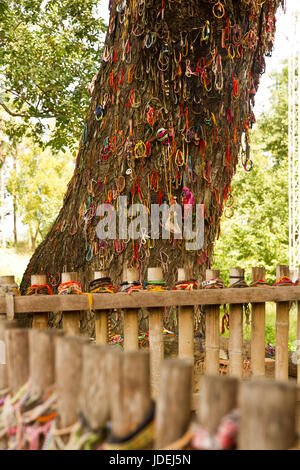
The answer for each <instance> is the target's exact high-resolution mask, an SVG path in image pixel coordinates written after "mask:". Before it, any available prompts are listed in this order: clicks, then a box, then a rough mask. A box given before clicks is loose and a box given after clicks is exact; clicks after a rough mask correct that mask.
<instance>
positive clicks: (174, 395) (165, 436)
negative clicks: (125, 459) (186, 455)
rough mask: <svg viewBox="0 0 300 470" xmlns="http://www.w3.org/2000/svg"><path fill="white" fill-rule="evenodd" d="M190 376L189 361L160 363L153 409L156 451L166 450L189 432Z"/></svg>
mask: <svg viewBox="0 0 300 470" xmlns="http://www.w3.org/2000/svg"><path fill="white" fill-rule="evenodd" d="M192 376H193V363H192V362H191V360H190V359H167V360H165V361H164V362H163V364H162V369H161V380H160V388H159V395H158V400H157V405H156V419H155V449H163V448H168V446H170V445H171V444H172V443H173V442H175V441H177V440H178V439H180V438H181V437H182V436H183V435H184V434H185V433H186V431H187V430H188V426H189V423H190V419H191V401H192V380H193V379H192Z"/></svg>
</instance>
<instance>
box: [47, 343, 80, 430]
mask: <svg viewBox="0 0 300 470" xmlns="http://www.w3.org/2000/svg"><path fill="white" fill-rule="evenodd" d="M86 343H87V340H86V339H84V338H78V337H77V338H76V337H58V338H57V339H56V342H55V382H56V389H57V412H58V416H59V427H60V428H65V427H68V426H72V425H73V424H74V423H75V422H76V421H77V418H78V411H79V393H80V385H81V374H82V349H83V346H84V345H85V344H86Z"/></svg>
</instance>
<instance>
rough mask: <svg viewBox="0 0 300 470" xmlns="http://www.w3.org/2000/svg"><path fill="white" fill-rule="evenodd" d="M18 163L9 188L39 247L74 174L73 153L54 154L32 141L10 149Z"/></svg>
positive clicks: (31, 237) (17, 208)
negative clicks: (43, 149) (39, 242)
mask: <svg viewBox="0 0 300 470" xmlns="http://www.w3.org/2000/svg"><path fill="white" fill-rule="evenodd" d="M9 154H13V155H14V165H13V166H12V168H11V170H10V174H9V176H8V178H7V190H8V192H9V194H10V195H11V196H12V197H13V200H14V205H15V208H16V210H17V214H16V218H17V217H18V219H19V218H20V219H21V221H22V223H23V224H24V225H25V226H27V227H28V229H29V234H30V245H31V246H30V248H31V249H32V250H34V249H35V247H36V243H37V241H41V240H42V239H43V238H44V236H45V235H46V233H47V231H48V230H49V228H50V226H51V224H52V223H53V220H54V219H55V216H56V214H57V212H58V211H59V208H60V206H61V204H62V199H63V195H64V192H65V188H66V185H67V182H68V180H69V178H70V176H71V173H72V167H73V165H72V158H71V155H70V153H63V152H59V153H58V154H55V155H53V154H52V153H51V152H50V150H49V149H47V150H45V151H42V150H41V149H40V147H39V146H38V145H36V144H33V143H32V142H30V141H28V140H27V141H25V142H23V144H21V145H20V144H17V145H15V146H14V147H10V148H9V149H8V155H9Z"/></svg>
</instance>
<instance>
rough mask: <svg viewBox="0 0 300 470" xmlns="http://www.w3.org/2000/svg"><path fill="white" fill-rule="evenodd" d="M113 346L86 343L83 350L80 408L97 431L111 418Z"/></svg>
mask: <svg viewBox="0 0 300 470" xmlns="http://www.w3.org/2000/svg"><path fill="white" fill-rule="evenodd" d="M112 349H113V346H99V345H96V344H85V345H84V346H83V350H82V360H83V365H82V376H81V386H80V396H79V409H80V413H81V415H82V417H83V420H84V422H86V423H87V425H88V427H90V428H91V429H93V430H94V431H97V430H99V429H101V428H102V427H103V426H104V425H105V424H106V422H107V421H108V419H109V396H110V390H111V386H110V383H111V371H109V370H108V368H107V361H108V357H109V354H110V353H111V351H112Z"/></svg>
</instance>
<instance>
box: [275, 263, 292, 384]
mask: <svg viewBox="0 0 300 470" xmlns="http://www.w3.org/2000/svg"><path fill="white" fill-rule="evenodd" d="M289 275H290V270H289V267H288V266H284V265H278V266H276V279H277V282H278V281H279V279H280V278H282V277H284V276H287V277H289ZM289 310H290V306H289V302H277V303H276V348H275V379H276V380H283V381H287V380H288V378H289Z"/></svg>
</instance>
